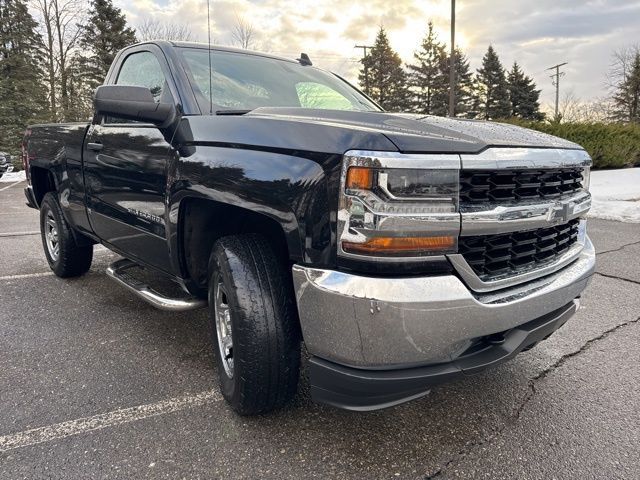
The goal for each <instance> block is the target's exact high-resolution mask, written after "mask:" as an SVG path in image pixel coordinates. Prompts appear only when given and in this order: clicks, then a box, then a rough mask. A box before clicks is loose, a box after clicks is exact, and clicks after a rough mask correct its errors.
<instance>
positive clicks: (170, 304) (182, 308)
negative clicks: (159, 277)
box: [107, 258, 207, 312]
mask: <svg viewBox="0 0 640 480" xmlns="http://www.w3.org/2000/svg"><path fill="white" fill-rule="evenodd" d="M138 266H139V265H138V264H137V263H135V262H132V261H131V260H128V259H126V258H123V259H121V260H117V261H115V262H113V263H112V264H111V265H109V266H108V267H107V275H108V276H109V277H111V278H112V279H113V280H115V281H116V282H117V283H119V284H120V285H122V286H124V287H126V288H127V289H128V290H130V291H132V292H133V293H135V294H136V295H137V296H138V297H140V298H141V299H142V300H144V301H145V302H147V303H148V304H150V305H152V306H154V307H156V308H158V309H160V310H165V311H168V312H186V311H188V310H196V309H198V308H203V307H206V306H207V301H206V300H202V299H200V298H196V297H191V296H189V297H184V298H171V297H167V296H165V295H162V294H160V293H158V292H156V291H155V290H153V289H152V288H151V287H149V286H148V285H146V284H145V283H144V282H142V281H140V280H138V279H137V278H135V277H134V276H133V275H132V274H131V273H130V272H129V270H130V269H131V268H134V267H138Z"/></svg>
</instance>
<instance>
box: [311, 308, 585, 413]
mask: <svg viewBox="0 0 640 480" xmlns="http://www.w3.org/2000/svg"><path fill="white" fill-rule="evenodd" d="M577 308H578V301H577V300H574V301H572V302H571V303H569V304H568V305H566V306H564V307H563V308H561V309H558V310H556V311H555V312H551V313H549V314H547V315H545V316H543V317H540V318H538V319H536V320H533V321H531V322H528V323H525V324H524V325H521V326H519V327H516V328H514V329H512V330H510V331H509V332H507V333H506V334H505V335H504V337H500V338H498V339H491V341H489V340H487V341H485V342H482V343H479V344H478V345H477V346H476V347H475V348H473V349H472V350H471V351H470V352H469V353H467V354H463V355H461V356H460V357H458V358H457V359H456V360H454V361H452V362H447V363H442V364H437V365H429V366H425V367H416V368H406V369H400V370H365V369H358V368H353V367H345V366H343V365H338V364H336V363H332V362H329V361H327V360H322V359H320V358H315V357H314V358H312V359H311V360H310V376H311V395H312V397H313V399H314V400H315V401H317V402H320V403H326V404H329V405H333V406H336V407H339V408H345V409H348V410H360V411H366V410H376V409H379V408H385V407H390V406H393V405H397V404H399V403H403V402H406V401H408V400H412V399H415V398H419V397H421V396H423V395H425V394H426V393H428V392H429V388H430V387H432V386H434V385H437V384H440V383H443V382H448V381H451V380H454V379H456V378H460V377H464V376H465V375H472V374H475V373H478V372H480V371H482V370H484V369H485V368H488V367H491V366H494V365H498V364H500V363H503V362H505V361H507V360H509V359H510V358H513V357H514V356H516V355H517V354H518V353H519V352H521V351H522V350H523V349H526V348H527V347H529V346H531V345H533V344H535V343H537V342H539V341H540V340H543V339H544V338H546V337H548V336H549V335H551V334H552V333H553V332H554V331H556V330H557V329H558V328H560V327H561V326H562V325H563V324H564V323H565V322H566V321H567V320H568V319H569V317H571V315H573V313H574V312H575V311H576V310H577Z"/></svg>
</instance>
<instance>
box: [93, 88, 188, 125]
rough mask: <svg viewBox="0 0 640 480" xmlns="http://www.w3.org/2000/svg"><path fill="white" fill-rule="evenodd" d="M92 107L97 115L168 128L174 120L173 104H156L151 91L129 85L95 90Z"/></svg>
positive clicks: (174, 108) (175, 113)
mask: <svg viewBox="0 0 640 480" xmlns="http://www.w3.org/2000/svg"><path fill="white" fill-rule="evenodd" d="M93 106H94V108H95V111H96V113H97V114H99V115H105V116H109V117H117V118H124V119H126V120H135V121H138V122H145V123H153V124H154V125H157V126H158V127H160V128H164V127H168V126H169V125H171V124H172V123H173V122H174V121H175V119H176V115H177V112H176V107H175V105H174V104H173V103H157V102H156V101H155V100H154V99H153V94H152V93H151V90H149V89H148V88H146V87H133V86H129V85H103V86H101V87H98V88H97V89H96V93H95V95H94V97H93Z"/></svg>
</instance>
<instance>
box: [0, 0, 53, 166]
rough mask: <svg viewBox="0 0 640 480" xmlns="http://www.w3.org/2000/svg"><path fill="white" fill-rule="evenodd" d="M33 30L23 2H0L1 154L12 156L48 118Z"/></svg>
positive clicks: (32, 21)
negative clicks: (32, 129)
mask: <svg viewBox="0 0 640 480" xmlns="http://www.w3.org/2000/svg"><path fill="white" fill-rule="evenodd" d="M36 28H37V23H36V21H35V20H34V19H33V17H32V16H31V14H30V13H29V10H28V7H27V4H26V2H24V0H0V151H5V152H9V153H12V154H17V153H18V152H19V148H20V142H21V140H22V135H23V133H24V130H25V127H26V126H27V125H28V124H30V123H34V122H36V121H40V120H42V119H43V117H45V116H46V114H47V99H46V93H45V91H44V89H43V88H42V85H41V81H42V70H41V60H42V59H41V58H40V56H39V52H38V42H39V41H40V39H39V36H38V34H37V33H36Z"/></svg>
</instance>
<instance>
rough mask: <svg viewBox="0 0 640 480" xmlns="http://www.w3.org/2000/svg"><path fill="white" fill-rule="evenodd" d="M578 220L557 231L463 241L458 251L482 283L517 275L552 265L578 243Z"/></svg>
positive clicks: (546, 230)
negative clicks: (545, 265) (547, 264)
mask: <svg viewBox="0 0 640 480" xmlns="http://www.w3.org/2000/svg"><path fill="white" fill-rule="evenodd" d="M579 223H580V220H579V219H575V220H571V221H570V222H569V223H566V224H564V225H558V226H557V227H549V228H540V229H538V230H529V231H526V232H512V233H505V234H500V235H483V236H477V237H460V240H459V251H460V253H461V254H462V255H463V256H464V258H465V260H466V261H467V263H468V264H469V265H470V266H471V268H473V271H474V272H475V273H476V275H478V277H480V278H481V279H482V280H491V279H493V278H496V277H501V276H509V275H517V274H518V273H522V272H523V271H525V270H530V269H533V268H537V267H540V266H543V265H544V264H546V263H551V262H553V261H554V260H556V259H557V258H558V257H559V256H560V255H562V254H563V253H565V252H566V251H567V250H569V248H571V246H572V245H574V244H575V243H576V242H577V240H578V224H579Z"/></svg>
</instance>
